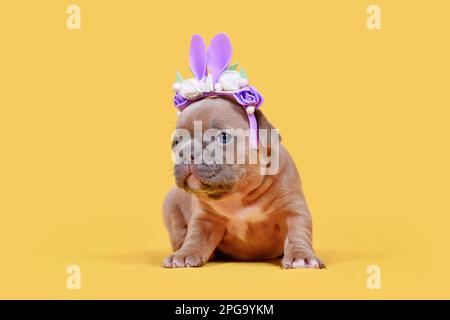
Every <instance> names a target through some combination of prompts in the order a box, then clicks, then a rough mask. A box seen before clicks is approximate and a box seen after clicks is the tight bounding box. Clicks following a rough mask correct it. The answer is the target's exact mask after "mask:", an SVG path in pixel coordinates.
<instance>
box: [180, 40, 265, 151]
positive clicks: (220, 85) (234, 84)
mask: <svg viewBox="0 0 450 320" xmlns="http://www.w3.org/2000/svg"><path fill="white" fill-rule="evenodd" d="M232 52H233V49H232V47H231V43H230V40H229V38H228V36H227V35H226V34H224V33H219V34H217V35H216V36H215V37H214V38H213V39H212V40H211V44H210V45H209V48H208V51H207V50H206V46H205V43H204V41H203V38H202V37H201V36H199V35H194V36H192V38H191V47H190V54H189V66H190V69H191V71H192V73H193V74H194V78H190V79H186V80H183V78H182V77H181V75H180V73H179V72H178V71H177V73H176V80H177V81H176V82H175V83H174V85H173V89H174V91H175V97H174V99H173V103H174V105H175V107H176V108H177V109H178V111H179V112H181V111H182V110H184V109H185V108H186V107H187V106H189V104H191V103H192V102H194V101H197V100H201V99H203V98H207V97H213V96H218V97H221V96H222V97H232V98H234V99H235V100H236V102H237V103H239V104H240V105H241V106H242V107H243V108H244V109H245V110H246V112H247V116H248V120H249V124H250V145H251V147H252V148H254V149H257V148H258V124H257V121H256V118H255V115H254V112H255V110H256V108H258V107H259V106H260V105H261V104H262V103H263V102H264V99H263V97H262V96H261V94H260V93H259V92H258V90H256V88H255V87H253V86H251V85H249V82H248V77H247V73H246V72H245V70H244V68H240V70H239V72H238V71H237V66H238V65H237V63H235V64H232V65H229V63H230V61H231V55H232Z"/></svg>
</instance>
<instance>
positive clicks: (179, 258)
mask: <svg viewBox="0 0 450 320" xmlns="http://www.w3.org/2000/svg"><path fill="white" fill-rule="evenodd" d="M207 260H208V259H207V258H205V257H204V256H203V255H202V254H201V253H199V252H196V251H191V250H183V249H180V250H177V251H175V252H174V253H172V254H171V255H170V256H168V257H167V258H165V259H164V261H163V263H162V266H163V267H164V268H189V267H200V266H202V265H204V264H205V263H206V262H207Z"/></svg>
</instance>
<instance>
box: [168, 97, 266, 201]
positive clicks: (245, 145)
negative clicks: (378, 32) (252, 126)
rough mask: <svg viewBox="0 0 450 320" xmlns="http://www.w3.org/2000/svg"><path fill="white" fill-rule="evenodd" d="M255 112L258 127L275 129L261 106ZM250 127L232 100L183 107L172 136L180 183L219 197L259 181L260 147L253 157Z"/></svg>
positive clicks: (217, 100) (210, 101)
mask: <svg viewBox="0 0 450 320" xmlns="http://www.w3.org/2000/svg"><path fill="white" fill-rule="evenodd" d="M255 116H256V119H257V122H258V127H259V129H265V130H267V131H270V129H273V127H272V125H271V124H270V123H269V122H268V121H267V119H266V118H265V117H264V115H263V114H262V113H261V112H260V111H259V110H257V111H256V112H255ZM248 129H249V123H248V118H247V114H246V111H245V110H244V109H243V108H242V106H240V105H239V104H237V103H236V102H235V101H234V100H232V99H226V98H208V99H203V100H200V101H197V102H195V103H192V104H191V105H190V106H189V107H188V108H186V109H185V110H183V111H182V112H181V113H180V115H179V117H178V121H177V130H176V131H175V134H174V135H173V139H172V149H173V152H174V156H175V158H176V162H175V166H174V173H175V178H176V183H177V186H178V187H180V188H183V189H185V190H186V191H189V192H193V193H195V194H201V195H204V196H207V197H208V198H210V199H218V198H220V197H222V196H223V195H224V194H227V193H231V192H238V191H240V189H242V188H244V187H245V185H246V184H248V183H251V182H252V181H255V180H258V179H260V176H261V173H260V170H259V168H260V165H261V162H260V157H259V156H258V154H259V153H260V152H261V150H259V152H258V151H255V152H256V153H255V154H254V155H256V159H254V158H253V161H252V154H251V149H250V147H249V137H248ZM260 149H261V148H260ZM266 150H267V148H265V151H266ZM254 160H256V161H254Z"/></svg>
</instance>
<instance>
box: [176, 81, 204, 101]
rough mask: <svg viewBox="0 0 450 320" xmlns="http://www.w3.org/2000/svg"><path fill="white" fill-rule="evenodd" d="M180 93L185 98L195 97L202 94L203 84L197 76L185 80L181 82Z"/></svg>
mask: <svg viewBox="0 0 450 320" xmlns="http://www.w3.org/2000/svg"><path fill="white" fill-rule="evenodd" d="M180 94H181V95H182V96H183V97H184V98H185V99H189V100H192V99H195V98H197V97H198V96H199V95H201V94H202V84H201V82H200V81H198V80H197V79H195V78H192V79H187V80H183V81H181V82H180Z"/></svg>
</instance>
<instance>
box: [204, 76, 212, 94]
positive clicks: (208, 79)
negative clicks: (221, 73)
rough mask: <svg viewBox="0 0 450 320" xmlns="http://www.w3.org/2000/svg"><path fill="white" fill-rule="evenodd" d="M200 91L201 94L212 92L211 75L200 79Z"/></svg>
mask: <svg viewBox="0 0 450 320" xmlns="http://www.w3.org/2000/svg"><path fill="white" fill-rule="evenodd" d="M202 91H203V92H211V91H214V86H213V81H212V75H211V74H208V76H207V77H206V78H203V79H202Z"/></svg>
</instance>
